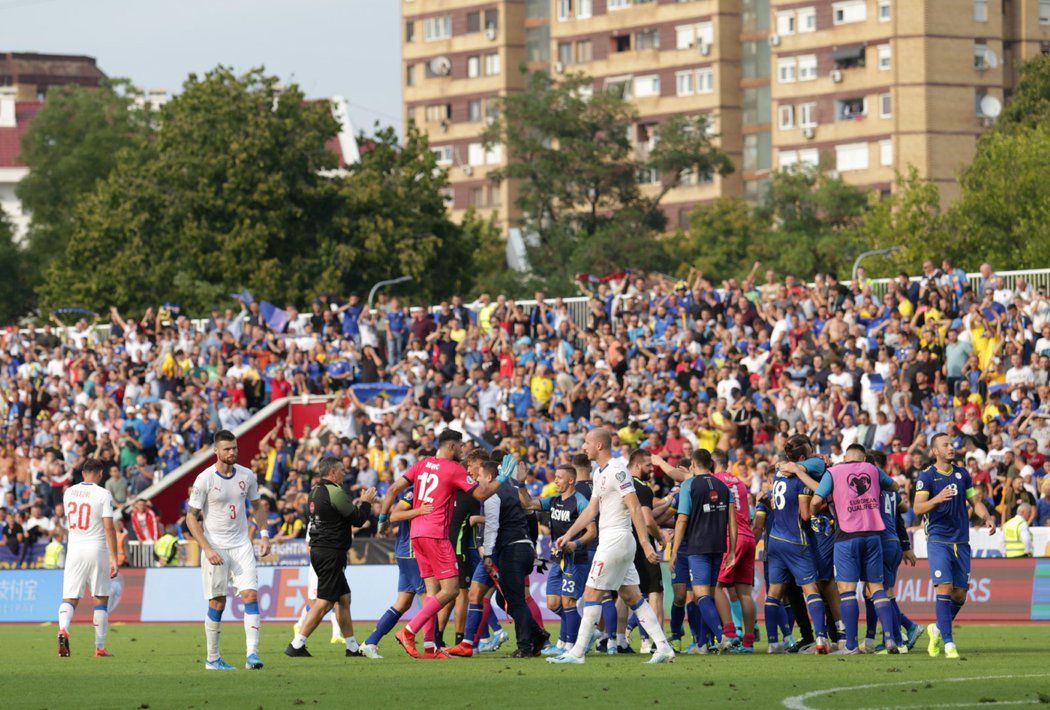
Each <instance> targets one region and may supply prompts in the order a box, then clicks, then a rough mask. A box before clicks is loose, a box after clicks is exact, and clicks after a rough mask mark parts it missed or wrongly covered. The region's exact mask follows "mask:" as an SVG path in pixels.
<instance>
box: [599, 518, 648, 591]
mask: <svg viewBox="0 0 1050 710" xmlns="http://www.w3.org/2000/svg"><path fill="white" fill-rule="evenodd" d="M605 535H606V536H605V538H604V539H599V541H598V549H597V550H596V551H595V553H594V561H593V562H591V569H590V572H588V574H587V586H588V587H591V588H592V589H600V590H602V591H603V592H611V591H615V590H618V589H619V588H620V587H623V586H625V585H637V584H638V581H639V580H638V570H636V569H635V568H634V550H635V547H636V546H637V545H636V544H635V542H634V536H633V535H631V533H629V532H623V533H620V534H615V533H614V534H612V535H610V534H609V533H606V534H605Z"/></svg>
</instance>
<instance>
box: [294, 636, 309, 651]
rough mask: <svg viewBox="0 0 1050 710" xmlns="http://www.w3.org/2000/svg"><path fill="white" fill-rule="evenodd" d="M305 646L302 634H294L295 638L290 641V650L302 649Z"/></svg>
mask: <svg viewBox="0 0 1050 710" xmlns="http://www.w3.org/2000/svg"><path fill="white" fill-rule="evenodd" d="M305 645H306V637H305V636H303V635H302V634H296V635H295V638H294V639H292V648H302V647H303V646H305Z"/></svg>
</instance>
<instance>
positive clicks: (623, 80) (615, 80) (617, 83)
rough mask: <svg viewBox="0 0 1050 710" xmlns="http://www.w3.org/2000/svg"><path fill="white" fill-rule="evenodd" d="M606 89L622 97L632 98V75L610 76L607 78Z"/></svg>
mask: <svg viewBox="0 0 1050 710" xmlns="http://www.w3.org/2000/svg"><path fill="white" fill-rule="evenodd" d="M605 90H606V91H608V92H609V93H610V94H613V95H614V96H619V97H621V98H624V99H626V98H630V96H631V77H629V76H610V77H607V78H606V79H605Z"/></svg>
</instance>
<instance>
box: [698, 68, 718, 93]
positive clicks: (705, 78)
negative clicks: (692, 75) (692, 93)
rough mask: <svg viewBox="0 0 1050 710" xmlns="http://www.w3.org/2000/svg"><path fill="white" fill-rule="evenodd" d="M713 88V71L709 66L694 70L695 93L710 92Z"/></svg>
mask: <svg viewBox="0 0 1050 710" xmlns="http://www.w3.org/2000/svg"><path fill="white" fill-rule="evenodd" d="M714 90H715V72H714V70H713V69H711V68H710V67H707V68H704V69H697V70H696V93H698V94H710V93H711V92H712V91H714Z"/></svg>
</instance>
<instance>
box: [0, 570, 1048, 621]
mask: <svg viewBox="0 0 1050 710" xmlns="http://www.w3.org/2000/svg"><path fill="white" fill-rule="evenodd" d="M761 567H762V566H761V565H758V575H757V579H756V587H755V590H756V591H755V594H756V598H757V597H758V595H759V594H761V593H764V582H763V580H762V576H761V575H762V569H761ZM346 576H347V580H348V581H349V583H350V588H351V589H352V590H353V597H352V601H351V610H352V613H353V615H354V618H355V619H356V620H358V621H361V622H364V623H368V622H370V621H374V620H376V619H378V618H379V617H380V616H382V614H383V612H384V611H385V610H386V609H387V608H388V607H389V606H390V603H391V601H393V599H394V596H395V595H396V589H397V567H396V566H395V565H389V564H382V565H375V564H359V565H351V566H350V567H348V568H347V571H346ZM530 582H531V592H532V596H533V597H534V598H535V599H536V602H537V604H538V605H539V606H540V608H541V609H543V610H544V614H545V615H546V616H547V618H548V620H552V621H553V620H554V619H555V618H556V617H554V615H552V614H550V613H549V612H548V611H547V610H546V603H545V589H546V576H545V575H538V574H534V575H532V577H531V580H530ZM308 583H309V576H308V568H307V567H260V568H259V608H260V610H261V613H262V617H263V620H264V621H293V620H295V619H296V618H297V617H298V615H299V612H300V611H301V610H302V607H303V605H304V604H305V603H306V600H307V585H308ZM664 589H665V590H666V594H665V597H664V601H665V607H668V608H669V604H670V600H671V594H670V592H671V583H670V579H669V577H668V572H667V566H666V565H664ZM896 593H897V599H898V600H899V602H900V606H901V609H902V610H903V611H904V613H906V614H907V615H908V616H910V617H911V618H913V619H916V620H930V619H932V617H933V608H934V597H935V593H934V590H933V583H932V582H931V581H930V575H929V566H928V565H927V563H926V561H925V560H920V561H919V563H918V564H917V565H916V566H915V567H908V566H903V567H901V572H900V577H899V579H898V581H897V587H896ZM61 596H62V570H44V569H38V570H10V571H7V572H5V573H4V574H3V575H0V623H2V622H37V623H39V622H45V621H54V619H55V615H56V613H57V611H56V610H57V609H58V604H59V601H60V599H61ZM229 600H230V603H229V605H228V607H227V610H226V618H227V619H240V618H242V616H243V613H244V610H243V605H242V604H241V602H240V599H239V598H238V597H237V596H236V594H235V593H234V590H232V589H231V590H229ZM91 607H92V604H91V602H90V600H89V599H86V600H85V601H84V602H83V603H81V604H80V605H79V606H78V607H77V615H76V620H77V621H81V622H85V623H90V622H91ZM205 607H206V604H205V601H204V596H203V592H202V591H201V576H200V569H198V568H193V567H168V568H162V569H158V568H149V569H122V570H121V572H120V574H119V575H118V576H117V578H116V580H114V585H113V591H112V595H111V598H110V619H111V620H112V621H122V622H196V621H200V620H201V619H202V618H203V615H204V612H205ZM757 608H758V609H759V610H760V611H761V609H762V605H761V604H758V605H757ZM962 618H963V622H964V623H965V622H966V621H982V622H1014V623H1017V622H1026V621H1050V560H1035V559H1016V560H1006V559H987V558H978V559H975V560H974V561H973V572H972V576H971V580H970V593H969V599H968V603H967V605H966V608H965V610H964V611H963V617H962Z"/></svg>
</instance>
